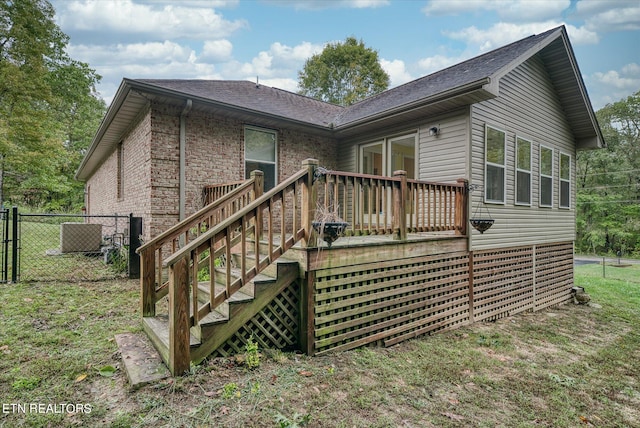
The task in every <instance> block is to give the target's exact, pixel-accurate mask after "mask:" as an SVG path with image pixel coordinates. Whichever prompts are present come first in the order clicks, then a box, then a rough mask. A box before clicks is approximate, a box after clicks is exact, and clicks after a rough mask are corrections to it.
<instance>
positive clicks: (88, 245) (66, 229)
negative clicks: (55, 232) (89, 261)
mask: <svg viewBox="0 0 640 428" xmlns="http://www.w3.org/2000/svg"><path fill="white" fill-rule="evenodd" d="M101 243H102V225H101V224H88V223H62V224H61V225H60V252H61V253H80V252H82V253H88V252H98V253H99V252H100V244H101Z"/></svg>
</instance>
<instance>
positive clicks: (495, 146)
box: [484, 125, 507, 204]
mask: <svg viewBox="0 0 640 428" xmlns="http://www.w3.org/2000/svg"><path fill="white" fill-rule="evenodd" d="M505 144H506V133H505V132H504V131H500V130H499V129H495V128H492V127H490V126H488V125H487V126H486V128H485V145H484V153H485V174H484V200H485V202H491V203H496V204H504V202H505V166H506V162H505V161H506V157H507V156H506V147H505Z"/></svg>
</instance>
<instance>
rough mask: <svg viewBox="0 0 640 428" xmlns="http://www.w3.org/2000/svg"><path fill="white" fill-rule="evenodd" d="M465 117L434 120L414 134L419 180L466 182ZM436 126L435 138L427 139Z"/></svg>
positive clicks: (466, 137) (467, 116)
mask: <svg viewBox="0 0 640 428" xmlns="http://www.w3.org/2000/svg"><path fill="white" fill-rule="evenodd" d="M468 125H469V114H468V111H467V110H464V111H458V112H456V113H455V114H454V115H451V116H446V117H439V118H434V119H433V120H430V121H429V122H427V123H426V124H425V125H424V126H422V127H420V132H419V133H418V147H419V153H418V171H419V178H420V180H427V181H437V182H455V181H456V180H457V179H459V178H468V173H467V171H468V164H469V162H468V155H467V154H468V152H469V151H468V141H469V133H468V129H469V126H468ZM432 126H437V127H438V128H439V129H440V133H439V134H438V135H435V136H434V135H429V128H431V127H432Z"/></svg>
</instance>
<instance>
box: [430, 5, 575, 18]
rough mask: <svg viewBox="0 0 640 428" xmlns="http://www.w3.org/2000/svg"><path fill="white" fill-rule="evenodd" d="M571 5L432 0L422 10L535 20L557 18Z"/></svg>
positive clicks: (436, 12)
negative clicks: (476, 13)
mask: <svg viewBox="0 0 640 428" xmlns="http://www.w3.org/2000/svg"><path fill="white" fill-rule="evenodd" d="M570 5H571V2H570V0H555V1H531V0H517V1H513V0H449V1H442V0H431V1H430V2H428V3H427V5H426V6H425V7H424V8H423V9H422V11H423V13H425V14H426V15H458V14H464V13H469V12H487V11H491V12H495V13H496V14H497V15H498V16H499V17H500V18H501V19H504V20H509V21H518V22H521V21H529V22H533V21H546V20H548V19H556V18H558V17H559V16H560V15H561V14H562V12H563V11H565V10H566V9H567V8H568V7H569V6H570Z"/></svg>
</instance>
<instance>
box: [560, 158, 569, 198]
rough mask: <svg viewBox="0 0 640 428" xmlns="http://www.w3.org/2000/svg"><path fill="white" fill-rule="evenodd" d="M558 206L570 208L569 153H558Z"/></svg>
mask: <svg viewBox="0 0 640 428" xmlns="http://www.w3.org/2000/svg"><path fill="white" fill-rule="evenodd" d="M560 208H571V155H568V154H565V153H560Z"/></svg>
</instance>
